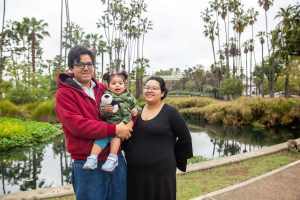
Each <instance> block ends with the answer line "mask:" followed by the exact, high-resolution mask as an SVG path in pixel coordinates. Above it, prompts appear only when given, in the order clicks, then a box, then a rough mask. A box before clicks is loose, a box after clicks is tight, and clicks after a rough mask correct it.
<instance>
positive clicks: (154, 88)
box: [144, 86, 160, 92]
mask: <svg viewBox="0 0 300 200" xmlns="http://www.w3.org/2000/svg"><path fill="white" fill-rule="evenodd" d="M144 90H145V91H151V92H157V91H159V90H160V88H159V87H150V86H144Z"/></svg>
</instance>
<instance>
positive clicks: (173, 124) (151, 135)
mask: <svg viewBox="0 0 300 200" xmlns="http://www.w3.org/2000/svg"><path fill="white" fill-rule="evenodd" d="M125 152H126V160H127V169H128V173H127V175H128V177H127V179H128V184H127V186H128V189H127V192H128V200H172V199H174V200H175V199H176V165H177V167H178V168H179V169H180V170H182V171H185V169H186V160H187V158H190V157H192V143H191V136H190V133H189V130H188V128H187V126H186V123H185V121H184V119H183V118H182V117H181V115H180V114H179V113H178V111H177V110H176V109H175V108H173V107H172V106H170V105H167V104H164V106H163V107H162V109H161V111H160V112H159V113H158V115H157V116H155V117H154V118H153V119H151V120H147V121H144V120H143V119H142V118H141V116H140V115H139V116H138V118H137V121H136V123H135V125H134V128H133V134H132V137H131V139H130V141H129V142H128V144H127V147H126V149H125Z"/></svg>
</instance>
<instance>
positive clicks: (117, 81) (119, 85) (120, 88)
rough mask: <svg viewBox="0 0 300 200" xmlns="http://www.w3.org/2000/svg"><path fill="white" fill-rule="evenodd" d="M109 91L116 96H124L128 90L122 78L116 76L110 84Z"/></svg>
mask: <svg viewBox="0 0 300 200" xmlns="http://www.w3.org/2000/svg"><path fill="white" fill-rule="evenodd" d="M108 89H109V90H110V91H111V92H112V93H114V94H116V95H120V94H123V93H124V91H125V90H126V85H125V82H124V80H123V79H122V77H121V76H114V77H112V79H111V80H110V82H109V84H108Z"/></svg>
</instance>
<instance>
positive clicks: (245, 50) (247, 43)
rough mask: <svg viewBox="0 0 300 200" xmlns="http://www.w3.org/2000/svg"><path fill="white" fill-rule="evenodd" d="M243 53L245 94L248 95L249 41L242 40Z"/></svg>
mask: <svg viewBox="0 0 300 200" xmlns="http://www.w3.org/2000/svg"><path fill="white" fill-rule="evenodd" d="M243 47H244V54H245V55H246V73H245V76H246V95H248V52H249V41H246V42H244V44H243Z"/></svg>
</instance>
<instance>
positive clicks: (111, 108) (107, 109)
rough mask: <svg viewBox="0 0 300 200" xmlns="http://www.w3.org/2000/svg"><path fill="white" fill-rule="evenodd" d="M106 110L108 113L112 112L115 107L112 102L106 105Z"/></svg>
mask: <svg viewBox="0 0 300 200" xmlns="http://www.w3.org/2000/svg"><path fill="white" fill-rule="evenodd" d="M104 110H105V112H107V113H112V112H113V110H114V107H113V106H112V105H111V104H109V105H107V106H105V108H104Z"/></svg>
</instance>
